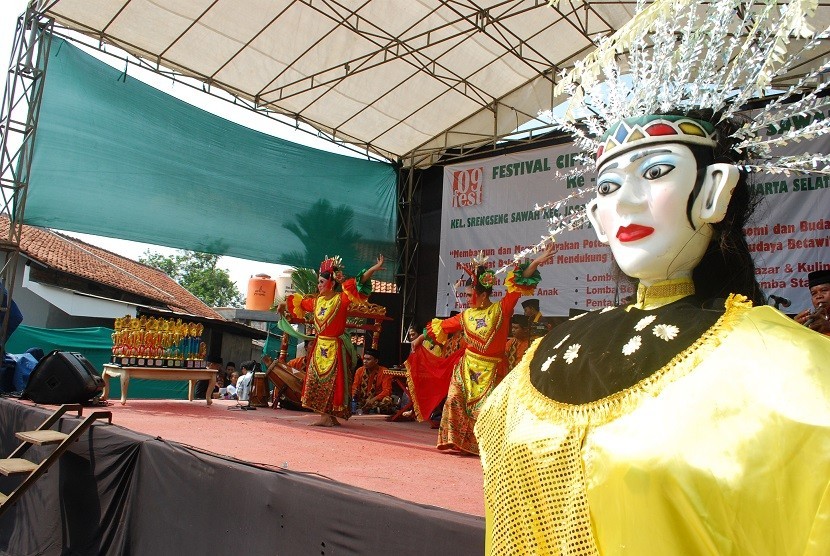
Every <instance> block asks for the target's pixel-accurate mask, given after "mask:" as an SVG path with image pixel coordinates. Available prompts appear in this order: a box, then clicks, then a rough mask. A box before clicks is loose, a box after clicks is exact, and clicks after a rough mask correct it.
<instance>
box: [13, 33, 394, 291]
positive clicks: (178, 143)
mask: <svg viewBox="0 0 830 556" xmlns="http://www.w3.org/2000/svg"><path fill="white" fill-rule="evenodd" d="M395 214H396V170H395V168H394V167H393V166H392V165H390V164H384V163H378V162H371V161H367V160H362V159H358V158H353V157H348V156H343V155H338V154H333V153H328V152H324V151H319V150H316V149H311V148H309V147H305V146H302V145H297V144H294V143H291V142H288V141H285V140H281V139H277V138H274V137H271V136H269V135H266V134H263V133H260V132H257V131H253V130H250V129H247V128H245V127H243V126H240V125H238V124H235V123H232V122H229V121H227V120H225V119H223V118H220V117H217V116H214V115H212V114H210V113H208V112H205V111H203V110H201V109H198V108H195V107H193V106H191V105H189V104H187V103H185V102H182V101H180V100H178V99H176V98H174V97H171V96H170V95H167V94H165V93H163V92H161V91H158V90H156V89H154V88H152V87H150V86H148V85H146V84H144V83H141V82H140V81H138V80H136V79H133V78H132V77H129V76H127V75H124V74H123V73H122V72H121V71H119V70H117V69H114V68H112V67H110V66H108V65H107V64H105V63H103V62H101V61H99V60H97V59H95V58H93V57H92V56H90V55H88V54H86V53H84V52H83V51H81V50H80V49H78V48H77V47H75V46H72V45H71V44H69V43H67V42H65V41H63V40H61V39H58V38H54V39H53V43H52V49H51V53H50V59H49V65H48V68H47V76H46V81H45V87H44V95H43V101H42V105H41V111H40V121H39V125H38V131H37V138H36V143H35V154H34V157H33V161H32V172H31V177H30V186H29V192H28V200H27V202H26V212H25V221H26V223H28V224H34V225H38V226H46V227H51V228H58V229H65V230H72V231H77V232H84V233H90V234H96V235H101V236H107V237H117V238H122V239H130V240H134V241H140V242H146V243H151V244H156V245H165V246H169V247H177V248H181V249H190V250H194V251H202V252H208V253H217V254H224V255H232V256H236V257H242V258H246V259H253V260H259V261H265V262H272V263H282V264H291V265H298V266H308V267H312V268H316V267H317V265H318V264H319V262H320V260H321V259H322V257H323V256H324V255H333V254H339V255H341V256H342V257H343V259H344V261H345V262H346V267H347V269H346V270H347V273H351V274H353V273H355V272H357V271H358V270H360V268H361V267H363V266H368V264H371V263H373V262H374V258H375V256H376V254H377V253H378V252H382V253H383V254H384V255H386V256H387V258H388V259H389V261H388V263H387V264H386V268H387V271H386V273H385V275H379V276H378V278H381V279H387V280H391V278H392V275H393V271H394V268H395V264H394V259H395V258H396V257H395V243H394V241H395ZM367 263H368V264H367Z"/></svg>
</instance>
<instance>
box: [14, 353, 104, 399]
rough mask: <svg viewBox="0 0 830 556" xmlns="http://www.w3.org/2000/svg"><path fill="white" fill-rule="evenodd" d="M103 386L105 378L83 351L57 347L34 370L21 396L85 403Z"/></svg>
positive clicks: (98, 392) (100, 390)
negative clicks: (57, 348) (63, 349)
mask: <svg viewBox="0 0 830 556" xmlns="http://www.w3.org/2000/svg"><path fill="white" fill-rule="evenodd" d="M103 389H104V379H102V378H101V377H100V376H99V375H98V373H97V372H96V370H95V367H93V366H92V363H90V362H89V361H88V360H87V358H86V357H84V356H83V354H80V353H76V352H74V351H59V350H54V351H51V352H49V353H47V354H46V355H45V356H44V357H43V359H41V360H40V361H39V362H38V364H37V366H36V367H35V368H34V369H33V370H32V374H31V375H29V383H28V384H27V385H26V389H25V390H24V391H23V395H22V396H21V397H23V398H28V399H30V400H32V401H33V402H35V403H42V404H64V403H83V402H86V401H89V400H91V399H92V398H94V397H95V396H97V395H99V394H100V393H101V392H102V391H103Z"/></svg>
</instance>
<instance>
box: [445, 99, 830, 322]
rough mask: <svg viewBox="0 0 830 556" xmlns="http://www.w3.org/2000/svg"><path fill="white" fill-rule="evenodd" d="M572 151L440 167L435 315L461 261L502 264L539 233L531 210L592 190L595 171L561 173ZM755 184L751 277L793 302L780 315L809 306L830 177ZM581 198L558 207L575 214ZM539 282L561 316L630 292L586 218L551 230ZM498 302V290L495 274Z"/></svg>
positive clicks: (451, 304) (546, 302)
mask: <svg viewBox="0 0 830 556" xmlns="http://www.w3.org/2000/svg"><path fill="white" fill-rule="evenodd" d="M828 111H830V109H829V108H827V107H825V109H824V110H823V111H816V112H815V113H813V114H809V115H806V116H803V117H799V118H793V119H791V120H787V121H783V122H779V124H778V125H776V126H771V127H770V129H769V130H768V131H769V133H770V135H771V136H776V135H780V134H781V133H785V132H786V131H787V129H790V128H791V127H792V126H804V125H807V124H808V123H809V122H810V121H812V120H813V119H815V118H822V117H824V116H825V115H827V116H830V113H828ZM828 148H830V138H826V137H825V138H819V139H817V140H814V141H812V142H802V143H799V144H793V145H788V146H787V147H785V148H784V149H781V152H782V153H783V154H796V153H801V152H822V153H823V152H827V149H828ZM577 152H578V151H577V149H576V148H575V147H574V146H573V145H572V144H566V145H557V146H551V147H546V148H542V149H537V150H533V151H525V152H521V153H513V154H507V155H503V156H498V157H493V158H489V159H482V160H477V161H474V162H470V163H466V164H458V165H452V166H446V167H445V168H444V193H443V206H442V219H441V251H440V261H439V274H438V297H437V300H436V309H435V310H436V315H438V316H447V315H449V314H450V312H451V311H453V310H461V309H463V308H465V307H466V306H467V305H466V300H465V298H464V296H463V295H457V294H461V293H462V289H461V288H458V291H456V289H457V288H455V287H454V285H455V283H456V282H457V281H458V280H459V279H462V278H466V275H465V273H464V271H463V269H462V266H461V265H462V264H465V263H469V261H470V259H471V257H472V256H474V255H476V254H478V253H479V251H484V253H485V254H486V255H487V256H488V257H489V259H488V263H487V264H488V266H490V267H492V268H501V267H502V266H504V265H506V264H509V263H510V262H511V261H512V260H513V255H514V253H517V252H520V251H521V250H523V249H524V248H526V247H528V246H530V245H534V244H536V243H537V242H538V241H539V240H540V238H541V236H542V235H544V234H545V233H547V226H548V217H549V215H550V214H549V211H548V210H535V206H537V205H542V204H544V203H546V202H550V201H556V200H559V199H562V198H565V197H566V196H568V195H569V194H570V193H571V192H573V191H574V190H575V189H576V188H578V187H581V186H583V185H584V186H587V187H590V186H593V185H594V184H595V179H596V177H595V175H594V174H585V175H584V176H583V177H579V178H573V177H572V178H565V177H557V172H558V173H559V174H558V175H559V176H564V175H566V174H567V173H568V171H569V170H571V169H573V167H574V164H575V156H576V154H577ZM751 180H752V183H753V188H754V189H755V191H756V192H757V193H758V196H759V198H760V205H759V207H758V209H757V210H756V212H755V216H754V217H753V221H752V222H750V224H749V225H748V226H747V228H746V229H745V233H746V236H747V242H748V244H749V248H750V251H752V253H753V257H754V259H755V264H756V274H757V278H758V281H759V283H760V284H761V287H762V288H763V289H764V292H765V293H766V294H767V295H770V294H774V295H777V296H781V297H784V298H786V299H788V300H790V301H791V305H790V307H789V308H784V307H782V310H784V311H785V312H788V313H796V312H798V311H800V310H802V309H806V308H808V307H809V306H810V296H809V291H808V289H807V287H806V285H807V273H808V272H812V271H814V270H819V269H830V256H828V252H830V251H828V249H827V248H828V246H829V245H830V211H828V207H830V176H823V175H821V174H803V175H797V174H791V175H789V176H785V175H783V174H782V175H777V176H772V175H769V174H754V175H752V176H751ZM587 200H589V198H587V197H586V198H583V199H576V200H574V201H572V202H570V203H569V205H568V206H567V207H566V208H564V209H563V210H565V211H572V210H579V209H581V208H582V207H583V206H584V203H585V202H587ZM540 271H541V274H542V283H541V284H540V285H539V288H538V290H537V294H536V297H537V298H538V299H539V300H540V303H541V309H542V313H543V314H544V315H546V316H563V315H568V314H569V312H570V310H571V309H578V310H592V309H597V308H602V307H607V306H610V305H613V304H615V303H618V302H619V301H620V300H621V299H623V298H625V297H626V296H628V295H630V294H632V293H633V292H632V290H631V288H630V287H629V286H627V284H626V282H624V281H622V282H619V281H617V280H615V277H614V275H613V269H612V258H611V252H610V249H608V247H607V246H605V245H604V244H602V243H600V242H599V241H598V240H597V238H596V235H595V234H594V231H593V229H592V228H591V227H590V225H589V224H586V225H585V226H584V227H583V228H581V229H578V230H574V231H568V232H563V233H561V234H559V236H557V241H556V253H555V255H554V257H553V262H552V263H549V264H546V265H544V266H542V267H541V268H540ZM499 279H500V280H499V286H497V287H496V288H495V290H494V291H495V292H496V293H495V295H496V296H497V298H498V297H499V296H501V295H502V292H503V291H504V290H503V288H502V287H500V286H501V283H502V281H503V279H504V274H500V275H499Z"/></svg>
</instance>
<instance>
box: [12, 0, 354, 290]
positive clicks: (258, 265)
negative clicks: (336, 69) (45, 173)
mask: <svg viewBox="0 0 830 556" xmlns="http://www.w3.org/2000/svg"><path fill="white" fill-rule="evenodd" d="M26 3H27V0H0V61H4V62H2V63H8V60H10V56H11V49H12V46H13V43H14V31H15V27H16V25H17V17H18V16H19V15H20V14H22V13H23V11H24V10H25V9H26ZM102 59H103V60H104V61H107V62H108V61H110V60H109V58H108V57H104V58H102ZM122 63H123V62H122ZM128 73H129V74H130V75H131V76H133V77H137V78H138V79H141V80H142V81H145V82H148V83H150V84H151V85H153V86H155V87H157V88H159V89H161V90H163V91H165V92H167V93H169V94H172V95H173V96H176V97H177V98H180V99H182V100H184V101H186V102H189V103H191V104H194V105H196V106H199V107H200V108H202V109H204V110H208V111H210V112H212V113H214V114H218V115H220V116H222V117H225V118H227V119H229V120H233V121H235V122H237V123H239V124H242V125H245V126H247V127H250V128H252V129H256V130H257V131H261V132H263V133H268V134H270V135H275V136H277V137H281V138H283V139H287V140H289V141H294V142H297V143H302V144H305V145H309V146H312V147H315V148H318V149H322V150H328V151H333V152H337V153H340V154H346V155H352V156H353V155H354V153H352V152H350V151H347V150H345V149H342V148H339V147H337V146H336V145H334V144H333V143H330V142H329V141H326V140H325V139H321V138H317V137H314V136H311V135H309V134H307V133H304V132H302V131H295V130H293V129H292V128H291V127H289V126H286V125H283V124H280V123H277V122H273V121H271V120H270V119H269V118H266V117H263V116H259V115H257V114H254V113H252V112H251V111H249V110H247V109H245V108H241V107H236V106H233V105H231V104H229V103H227V102H226V101H224V100H220V99H216V98H213V97H211V96H210V95H206V94H202V93H200V92H198V91H195V90H193V89H192V88H190V87H187V86H184V85H181V84H179V85H178V86H176V85H175V84H174V83H173V82H172V81H170V80H168V79H166V78H163V77H158V76H155V75H152V74H151V73H150V72H144V73H142V72H141V71H140V70H139V69H138V68H136V69H133V68H132V67H131V68H130V69H129V70H128ZM66 233H67V234H68V235H71V236H73V237H77V238H79V239H81V240H83V241H85V242H87V243H91V244H92V245H97V246H98V247H102V248H104V249H107V250H109V251H113V252H115V253H118V254H120V255H123V256H125V257H129V258H131V259H134V260H138V258H139V257H140V256H141V255H142V254H143V253H144V252H145V251H147V250H148V249H149V250H151V251H155V252H158V253H161V254H163V255H172V254H174V253H176V250H175V249H171V248H169V247H161V246H155V245H148V244H145V243H137V242H134V241H126V240H121V239H114V238H105V237H100V236H93V235H88V234H79V233H75V232H66ZM218 266H219V267H220V268H223V269H225V270H227V271H228V273H229V274H230V277H231V280H233V281H234V282H235V283H236V285H237V288H238V289H239V291H240V292H241V293H242V296H243V297H245V295H246V293H247V289H248V279H249V278H250V277H251V276H253V275H255V274H260V273H264V274H268V275H270V276H271V277H276V276H279V275H281V274H282V273H283V272H284V271H285V270H286V269H287V268H288V267H286V266H284V265H277V264H270V263H263V262H257V261H249V260H245V259H238V258H236V257H221V258H220V259H219V264H218Z"/></svg>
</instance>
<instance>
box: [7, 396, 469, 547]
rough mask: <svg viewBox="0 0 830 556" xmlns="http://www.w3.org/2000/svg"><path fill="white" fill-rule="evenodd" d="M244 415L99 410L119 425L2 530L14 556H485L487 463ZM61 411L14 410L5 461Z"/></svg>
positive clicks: (410, 427) (98, 433)
mask: <svg viewBox="0 0 830 556" xmlns="http://www.w3.org/2000/svg"><path fill="white" fill-rule="evenodd" d="M234 405H236V402H231V401H224V400H214V403H213V405H211V406H208V405H206V404H205V402H204V400H202V401H196V400H194V401H192V402H188V401H184V400H182V401H179V400H128V401H127V405H125V406H122V405H120V404H118V403H114V404H111V405H109V406H108V407H106V408H89V409H87V410H85V412H84V413H85V415H86V414H87V413H88V412H89V411H92V410H93V409H107V410H110V411H112V413H113V425H95V426H94V427H93V429H92V431H91V433H88V434H86V435H85V436H83V437H82V440H81V441H79V442H78V443H77V445H76V446H77V447H73V448H72V449H71V451H70V452H69V453H67V454H65V455H64V456H63V458H62V459H61V462H60V463H59V464H58V465H56V467H54V468H53V470H52V471H50V472H49V473H48V474H47V475H46V476H44V477H42V478H41V479H40V480H39V482H38V484H37V485H36V486H35V487H34V488H33V489H32V490H30V491H29V492H28V493H27V494H26V495H24V497H23V499H22V500H21V501H20V502H19V503H18V504H17V506H15V507H13V508H12V509H11V510H10V511H8V512H7V513H6V514H5V515H3V516H2V517H0V553H7V554H34V553H37V554H52V553H55V554H59V553H62V552H63V553H66V552H69V553H77V554H87V553H89V554H127V553H134V554H145V553H153V552H155V553H173V551H177V552H183V553H196V552H202V553H205V554H223V553H229V554H231V553H233V554H238V553H245V552H248V553H251V554H265V553H267V554H287V555H291V554H413V555H417V554H425V553H439V554H443V553H452V554H455V555H461V554H482V553H483V542H484V520H483V518H482V517H481V516H483V514H484V503H483V493H482V490H481V466H480V463H479V460H478V458H476V457H470V456H461V455H457V454H452V453H445V452H439V451H438V450H436V449H435V441H436V438H437V431H436V430H432V429H430V428H429V425H428V424H426V423H415V422H395V423H392V422H388V421H386V420H385V417H383V416H377V415H372V416H357V417H353V418H352V419H351V420H349V421H348V422H346V423H344V424H343V426H341V427H338V428H319V427H310V426H308V424H309V423H311V422H313V421H315V420H316V418H317V417H316V416H315V415H314V414H312V413H302V412H295V411H289V410H282V409H278V410H272V409H270V408H257V409H256V410H254V411H241V410H236V409H235V410H229V409H228V408H229V407H231V406H234ZM53 409H54V408H53V407H51V406H46V407H42V406H35V405H34V404H32V403H30V402H21V401H18V400H13V399H9V398H3V399H0V456H5V455H7V454H8V453H9V452H10V451H11V450H12V449H13V448H14V447H15V446H16V445H17V442H16V441H15V440H14V439H13V437H14V432H15V431H19V430H24V429H27V428H29V429H32V428H35V427H36V426H37V425H39V424H40V422H41V421H42V420H43V419H44V418H45V416H46V415H48V413H51V411H52V410H53ZM74 421H75V418H74V417H70V418H65V419H64V423H63V425H62V427H61V430H63V431H64V432H66V431H67V430H69V429H71V428H72V427H73V426H74V424H73V423H74ZM37 450H38V451H41V452H43V453H44V454H45V453H47V449H41V448H37ZM33 451H34V452H35V453H38V452H37V451H35V449H32V450H30V452H33ZM32 459H34V458H32ZM18 482H19V479H7V478H2V479H0V491H2V492H5V493H8V492H10V491H11V490H12V489H13V488H14V486H15V485H16V484H17V483H18ZM3 551H5V552H3Z"/></svg>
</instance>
